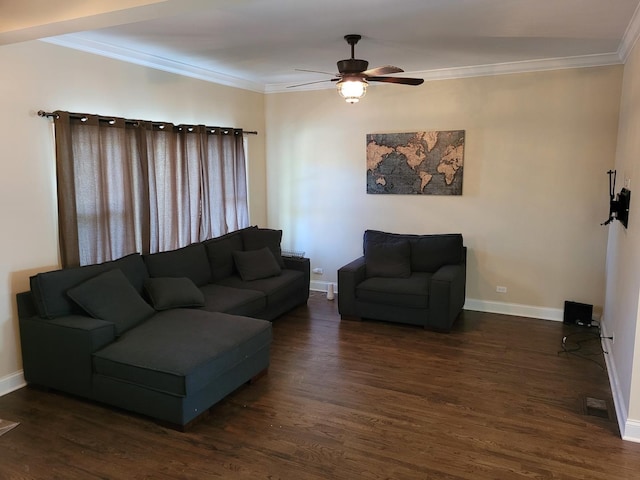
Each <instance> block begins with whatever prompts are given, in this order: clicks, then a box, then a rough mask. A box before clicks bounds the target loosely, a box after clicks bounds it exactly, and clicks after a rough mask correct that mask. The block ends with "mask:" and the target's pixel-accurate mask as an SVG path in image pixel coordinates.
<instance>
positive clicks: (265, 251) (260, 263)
mask: <svg viewBox="0 0 640 480" xmlns="http://www.w3.org/2000/svg"><path fill="white" fill-rule="evenodd" d="M233 259H234V261H235V263H236V268H237V269H238V273H239V274H240V278H242V280H244V281H245V282H248V281H251V280H259V279H261V278H269V277H275V276H277V275H280V273H281V272H282V269H281V268H280V265H278V262H277V261H276V259H275V257H274V256H273V253H272V252H271V250H270V249H269V247H264V248H261V249H260V250H248V251H244V252H240V251H238V252H233Z"/></svg>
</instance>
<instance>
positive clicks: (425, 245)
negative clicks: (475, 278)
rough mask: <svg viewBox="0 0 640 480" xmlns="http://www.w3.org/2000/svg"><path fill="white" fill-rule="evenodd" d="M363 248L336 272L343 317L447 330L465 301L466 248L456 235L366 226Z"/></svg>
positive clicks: (339, 307) (459, 235) (340, 310)
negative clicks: (375, 228) (393, 230)
mask: <svg viewBox="0 0 640 480" xmlns="http://www.w3.org/2000/svg"><path fill="white" fill-rule="evenodd" d="M363 250H364V255H363V256H361V257H359V258H357V259H355V260H354V261H352V262H350V263H348V264H347V265H345V266H343V267H341V268H340V269H339V270H338V310H339V312H340V315H341V316H342V318H369V319H374V320H383V321H388V322H399V323H409V324H414V325H421V326H423V327H424V328H427V329H431V330H438V331H442V332H448V331H450V329H451V327H452V325H453V323H454V321H455V319H456V318H457V317H458V315H459V314H460V312H461V311H462V307H463V306H464V302H465V291H466V290H465V289H466V275H467V268H466V258H467V250H466V247H464V245H463V243H462V235H461V234H457V233H456V234H437V235H409V234H397V233H386V232H380V231H376V230H367V231H365V233H364V243H363Z"/></svg>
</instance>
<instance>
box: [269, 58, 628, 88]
mask: <svg viewBox="0 0 640 480" xmlns="http://www.w3.org/2000/svg"><path fill="white" fill-rule="evenodd" d="M621 63H622V61H621V60H620V57H619V56H618V54H617V53H604V54H598V55H582V56H578V57H565V58H545V59H542V60H526V61H521V62H508V63H494V64H491V65H474V66H469V67H456V68H442V69H438V70H424V71H422V72H406V73H404V74H403V76H408V77H418V78H424V79H425V81H433V80H451V79H455V78H469V77H486V76H490V75H508V74H511V73H527V72H542V71H546V70H563V69H567V68H585V67H601V66H604V65H619V64H621ZM289 85H290V84H284V83H272V84H267V85H265V88H264V91H265V93H282V92H285V91H291V90H289V89H288V88H287V87H288V86H289ZM327 88H335V83H334V84H332V85H331V86H327V85H326V84H325V83H320V84H318V83H316V84H311V85H302V86H300V87H296V89H295V90H296V91H303V90H324V89H327Z"/></svg>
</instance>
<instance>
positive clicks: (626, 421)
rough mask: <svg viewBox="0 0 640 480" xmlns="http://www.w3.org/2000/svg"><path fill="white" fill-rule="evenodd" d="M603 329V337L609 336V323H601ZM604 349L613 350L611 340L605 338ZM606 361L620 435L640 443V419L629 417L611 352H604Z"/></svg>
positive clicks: (603, 341)
mask: <svg viewBox="0 0 640 480" xmlns="http://www.w3.org/2000/svg"><path fill="white" fill-rule="evenodd" d="M600 328H601V329H602V331H601V333H602V336H603V337H609V336H610V335H609V333H608V332H607V325H606V324H605V323H601V324H600ZM601 341H602V350H603V351H605V352H609V351H611V347H612V344H611V340H609V339H608V338H603V339H602V340H601ZM604 361H605V363H606V364H607V375H608V377H609V386H610V387H611V394H612V396H613V407H614V408H615V410H616V420H617V421H618V428H619V429H620V436H621V437H622V439H623V440H628V441H630V442H636V443H640V421H638V420H633V419H630V418H628V417H627V412H628V411H629V410H628V409H627V405H626V403H625V401H624V396H623V395H622V391H621V390H620V381H619V380H618V371H617V369H616V365H615V363H614V362H613V357H612V356H611V355H609V354H606V353H605V354H604Z"/></svg>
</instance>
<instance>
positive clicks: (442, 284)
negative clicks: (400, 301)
mask: <svg viewBox="0 0 640 480" xmlns="http://www.w3.org/2000/svg"><path fill="white" fill-rule="evenodd" d="M466 276H467V274H466V265H465V264H464V263H460V264H455V265H443V266H442V267H440V269H438V271H436V272H435V273H434V274H433V276H432V277H431V285H430V288H429V317H430V322H429V323H430V326H431V327H432V328H435V329H437V330H441V331H446V332H448V331H449V330H450V329H451V325H452V324H453V321H454V320H455V319H456V317H457V316H458V314H459V313H460V311H461V310H462V307H463V305H464V301H465V289H466Z"/></svg>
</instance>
